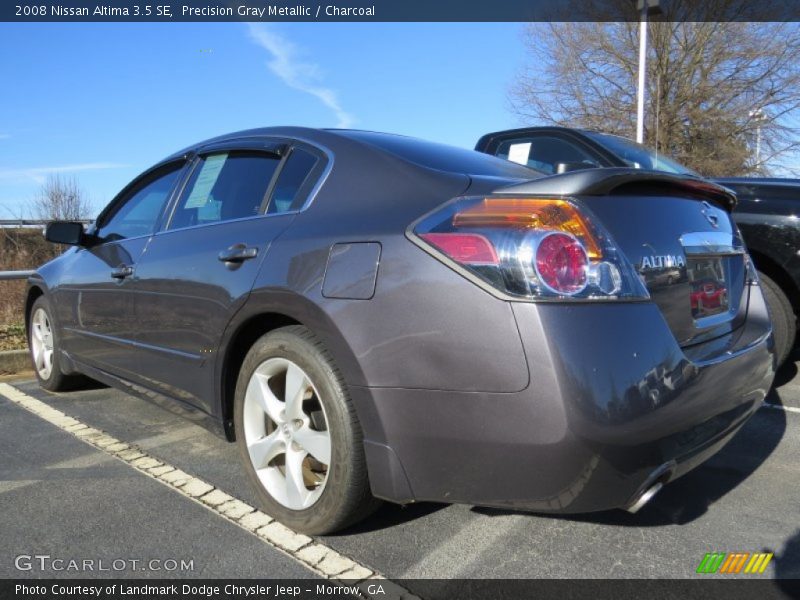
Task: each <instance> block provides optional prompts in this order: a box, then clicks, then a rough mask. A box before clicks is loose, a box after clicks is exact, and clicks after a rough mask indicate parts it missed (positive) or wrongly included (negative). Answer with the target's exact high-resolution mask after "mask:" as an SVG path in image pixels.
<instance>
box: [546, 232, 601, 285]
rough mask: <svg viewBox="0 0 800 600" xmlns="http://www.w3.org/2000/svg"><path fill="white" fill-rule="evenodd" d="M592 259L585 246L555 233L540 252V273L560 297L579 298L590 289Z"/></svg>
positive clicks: (550, 235) (547, 239)
mask: <svg viewBox="0 0 800 600" xmlns="http://www.w3.org/2000/svg"><path fill="white" fill-rule="evenodd" d="M588 269H589V257H588V256H587V254H586V250H585V249H584V247H583V246H582V245H581V243H580V242H579V241H578V240H576V239H575V238H574V237H572V236H570V235H567V234H565V233H551V234H549V235H547V236H545V237H544V238H542V239H541V241H540V242H539V246H538V247H537V248H536V272H537V274H538V275H539V278H540V279H541V280H542V283H543V284H545V285H546V286H547V287H548V288H550V289H551V290H552V291H554V292H556V293H559V294H569V295H572V294H577V293H578V292H580V291H582V290H583V288H585V287H586V284H587V271H588Z"/></svg>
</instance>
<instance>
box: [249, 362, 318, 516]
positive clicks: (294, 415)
mask: <svg viewBox="0 0 800 600" xmlns="http://www.w3.org/2000/svg"><path fill="white" fill-rule="evenodd" d="M243 417H244V418H243V421H244V435H245V443H246V445H247V451H248V454H249V456H250V461H251V462H252V465H253V468H254V469H255V471H256V474H257V475H258V478H259V480H260V481H261V484H262V485H263V486H264V489H265V490H266V491H267V493H269V494H270V495H271V496H272V497H273V498H274V499H275V500H276V501H277V502H278V503H280V504H282V505H283V506H285V507H287V508H289V509H292V510H304V509H307V508H309V507H310V506H312V505H313V504H314V503H315V502H316V501H317V500H319V497H320V496H321V495H322V492H323V490H324V489H325V483H326V482H327V480H328V471H329V465H330V462H331V437H330V433H329V432H328V421H327V418H326V416H325V409H324V407H323V405H322V403H321V401H320V397H319V393H318V392H317V388H316V387H315V386H314V384H313V382H312V381H311V379H310V378H309V376H308V375H307V374H306V372H305V371H304V370H303V369H301V368H300V367H299V366H298V365H297V364H295V363H294V362H292V361H290V360H288V359H285V358H270V359H268V360H266V361H264V362H263V363H261V364H260V365H259V366H258V367H257V368H256V370H255V371H254V372H253V374H252V376H251V377H250V381H249V382H248V385H247V391H246V392H245V397H244V407H243Z"/></svg>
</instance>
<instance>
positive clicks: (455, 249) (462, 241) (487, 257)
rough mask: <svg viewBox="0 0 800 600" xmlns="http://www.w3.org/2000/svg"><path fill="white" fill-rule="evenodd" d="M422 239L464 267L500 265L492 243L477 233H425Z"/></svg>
mask: <svg viewBox="0 0 800 600" xmlns="http://www.w3.org/2000/svg"><path fill="white" fill-rule="evenodd" d="M420 237H421V238H422V239H423V240H425V241H426V242H428V243H429V244H432V245H434V246H436V247H437V248H438V249H439V250H441V251H442V252H444V253H445V254H447V256H449V257H450V258H452V259H453V260H455V261H456V262H459V263H461V264H464V265H499V264H500V261H499V259H498V258H497V252H495V250H494V246H492V243H491V242H490V241H489V240H487V239H486V238H485V237H483V236H482V235H478V234H476V233H423V234H422V235H420Z"/></svg>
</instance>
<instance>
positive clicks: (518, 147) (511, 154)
mask: <svg viewBox="0 0 800 600" xmlns="http://www.w3.org/2000/svg"><path fill="white" fill-rule="evenodd" d="M530 154H531V143H530V142H522V143H519V144H511V147H510V148H509V149H508V160H510V161H511V162H515V163H518V164H520V165H525V166H526V167H527V166H528V156H530Z"/></svg>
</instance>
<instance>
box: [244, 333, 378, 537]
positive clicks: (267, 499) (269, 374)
mask: <svg viewBox="0 0 800 600" xmlns="http://www.w3.org/2000/svg"><path fill="white" fill-rule="evenodd" d="M234 423H235V426H236V439H237V445H238V447H239V452H240V455H241V458H242V461H243V463H244V466H245V470H246V472H247V475H248V478H249V479H250V481H251V483H252V484H253V486H254V488H255V490H256V493H257V494H258V497H259V499H260V501H261V504H262V505H263V507H264V510H265V511H266V512H267V513H268V514H270V515H272V516H274V517H275V518H276V519H278V520H279V521H282V522H283V523H285V524H286V525H288V526H289V527H292V528H293V529H296V530H298V531H302V532H304V533H311V534H324V533H330V532H332V531H335V530H337V529H341V528H343V527H346V526H347V525H350V524H352V523H354V522H356V521H358V520H361V519H362V518H364V517H366V516H368V515H369V514H370V513H371V512H372V510H373V509H374V507H375V506H376V505H377V502H376V501H375V500H374V499H373V498H372V496H371V494H370V492H369V482H368V479H367V470H366V460H365V457H364V450H363V444H362V434H361V428H360V426H359V423H358V419H357V418H356V415H355V411H354V409H353V407H352V404H351V402H350V399H349V397H348V395H347V391H346V387H345V385H344V383H343V381H342V378H341V376H340V375H339V372H338V371H337V369H336V367H335V365H334V363H333V360H332V358H331V357H330V355H329V354H328V353H327V351H326V350H325V348H324V347H323V346H322V344H321V343H320V342H319V340H317V339H316V337H315V336H314V335H313V334H312V333H311V332H310V331H309V330H308V329H306V328H305V327H301V326H291V327H284V328H281V329H278V330H275V331H272V332H270V333H268V334H266V335H264V336H263V337H261V338H260V339H259V340H258V341H256V343H255V344H254V345H253V347H252V348H251V349H250V351H249V352H248V354H247V356H246V357H245V360H244V363H243V364H242V368H241V370H240V372H239V378H238V381H237V385H236V397H235V399H234Z"/></svg>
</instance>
